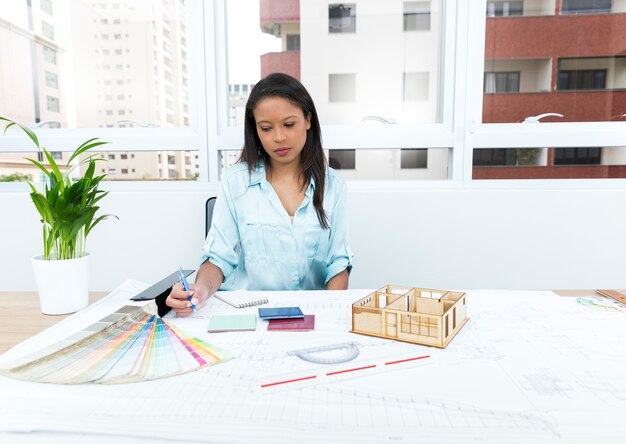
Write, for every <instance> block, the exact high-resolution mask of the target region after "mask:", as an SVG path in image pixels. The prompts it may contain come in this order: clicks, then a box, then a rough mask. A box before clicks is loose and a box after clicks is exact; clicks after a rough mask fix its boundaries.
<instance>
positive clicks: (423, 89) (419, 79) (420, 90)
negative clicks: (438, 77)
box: [402, 72, 430, 102]
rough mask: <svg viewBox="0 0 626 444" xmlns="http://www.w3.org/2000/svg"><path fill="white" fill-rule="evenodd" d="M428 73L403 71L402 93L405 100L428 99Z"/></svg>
mask: <svg viewBox="0 0 626 444" xmlns="http://www.w3.org/2000/svg"><path fill="white" fill-rule="evenodd" d="M429 78H430V75H429V73H427V72H405V73H403V81H402V87H403V94H404V101H405V102H418V101H426V100H428V96H429V94H428V90H429Z"/></svg>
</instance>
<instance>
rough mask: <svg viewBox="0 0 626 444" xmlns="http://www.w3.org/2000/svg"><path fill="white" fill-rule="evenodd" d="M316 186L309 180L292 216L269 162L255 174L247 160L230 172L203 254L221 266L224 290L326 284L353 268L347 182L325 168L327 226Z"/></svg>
mask: <svg viewBox="0 0 626 444" xmlns="http://www.w3.org/2000/svg"><path fill="white" fill-rule="evenodd" d="M314 189H315V183H314V181H313V179H311V183H310V184H309V187H308V188H307V190H306V192H305V195H304V200H303V201H302V204H301V205H300V207H299V208H298V210H297V211H296V212H295V214H294V217H293V221H292V220H291V218H290V217H289V215H288V214H287V211H286V210H285V208H284V207H283V205H282V203H281V202H280V199H279V198H278V195H277V194H276V192H275V191H274V188H273V187H272V185H271V184H270V183H269V182H268V181H267V179H266V176H265V166H264V165H261V166H260V167H259V168H258V169H256V170H254V171H253V172H252V175H250V174H248V167H247V165H246V164H245V163H239V164H236V165H235V166H233V167H231V168H229V169H228V170H227V171H226V172H225V173H224V175H223V177H222V182H221V185H220V189H219V191H218V194H217V200H216V202H215V208H214V210H213V219H212V224H211V229H210V230H209V233H208V235H207V238H206V241H205V244H204V254H203V256H202V260H201V262H204V261H205V260H207V259H208V260H209V261H211V263H213V264H214V265H216V266H218V267H219V268H220V269H221V270H222V273H223V274H224V283H223V284H222V286H221V289H222V290H238V289H247V290H321V289H324V288H326V283H327V282H328V281H329V280H330V279H331V278H332V277H333V276H335V275H336V274H338V273H340V272H342V271H343V270H345V269H346V268H347V269H350V268H351V267H352V252H351V251H350V246H349V243H348V241H349V239H348V221H347V218H346V213H347V208H346V194H347V190H346V184H345V182H344V181H343V180H342V179H341V177H340V176H339V175H338V174H337V173H336V172H335V171H334V170H332V169H330V168H329V169H328V170H327V172H326V186H325V190H324V210H325V211H326V215H327V216H328V220H329V226H330V229H328V230H324V229H323V228H322V226H321V225H320V223H319V220H318V218H317V212H316V211H315V206H314V205H313V191H314Z"/></svg>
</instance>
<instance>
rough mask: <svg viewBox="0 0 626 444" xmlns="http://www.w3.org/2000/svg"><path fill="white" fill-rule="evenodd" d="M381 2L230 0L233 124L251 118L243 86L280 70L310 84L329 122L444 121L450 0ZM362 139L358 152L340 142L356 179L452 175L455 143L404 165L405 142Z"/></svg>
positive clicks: (347, 173)
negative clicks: (445, 14) (378, 145)
mask: <svg viewBox="0 0 626 444" xmlns="http://www.w3.org/2000/svg"><path fill="white" fill-rule="evenodd" d="M375 3H376V7H375V8H373V7H371V5H370V6H369V7H368V5H367V3H358V2H353V3H328V2H326V3H325V2H317V1H306V2H305V1H298V0H260V1H257V0H244V1H241V0H228V2H227V14H228V36H229V38H228V58H229V73H228V74H229V92H230V101H229V109H228V112H229V115H228V122H229V125H230V126H243V121H244V120H243V116H244V108H245V103H246V99H247V96H248V95H247V94H243V93H242V92H241V89H239V90H237V89H236V86H237V85H250V86H252V85H254V84H255V83H256V82H258V81H259V79H261V78H263V77H265V76H267V75H268V74H271V73H273V72H285V73H287V74H290V75H292V76H294V77H296V78H298V79H299V80H300V81H301V82H302V83H303V84H304V86H305V87H306V88H307V90H308V91H309V92H310V93H311V96H312V97H313V100H314V101H315V106H316V109H317V112H318V115H319V118H320V122H321V123H322V125H355V126H360V125H370V124H373V125H386V124H395V123H397V124H416V123H417V124H421V123H439V122H441V103H442V97H441V91H440V89H441V88H440V86H441V50H442V45H441V40H442V28H443V24H442V1H441V0H433V1H430V2H429V1H407V2H399V3H398V2H375ZM259 25H260V29H261V32H259V31H258V30H259ZM295 36H298V42H299V44H298V45H296V44H295V43H294V41H295V38H296V37H295ZM295 48H299V50H296V49H295ZM354 148H357V147H345V151H349V152H350V153H354V157H353V158H351V159H350V160H348V159H344V158H343V157H342V158H341V159H339V157H340V156H341V155H340V152H341V151H343V150H335V149H333V150H330V154H329V160H330V161H331V162H332V164H333V165H336V161H337V162H338V161H339V160H341V161H343V163H344V164H346V162H348V163H347V165H349V166H350V168H349V169H346V167H345V166H344V167H342V169H340V170H339V171H340V173H341V174H342V175H343V176H344V177H345V178H346V179H354V180H371V179H373V180H379V179H380V180H386V179H447V178H448V172H447V168H448V150H446V149H443V150H424V154H420V156H424V155H425V156H426V157H427V159H428V165H429V167H428V168H426V167H421V166H420V167H417V168H412V167H411V168H402V167H401V159H402V152H401V150H400V149H388V150H386V149H380V150H371V149H356V150H354ZM410 155H411V154H404V156H410ZM350 156H352V154H350ZM221 159H222V161H223V163H224V164H226V163H227V162H225V160H224V159H225V155H224V154H223V153H222V156H221ZM420 159H421V160H420V162H422V163H420V162H418V163H417V164H419V165H422V164H423V159H422V158H420ZM416 161H417V160H416ZM407 162H408V161H407ZM413 163H415V162H413ZM352 164H353V165H354V166H352ZM339 165H341V162H339ZM352 168H353V169H352Z"/></svg>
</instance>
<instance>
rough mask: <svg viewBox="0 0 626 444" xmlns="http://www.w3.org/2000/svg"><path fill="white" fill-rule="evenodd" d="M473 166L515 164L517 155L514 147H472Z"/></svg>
mask: <svg viewBox="0 0 626 444" xmlns="http://www.w3.org/2000/svg"><path fill="white" fill-rule="evenodd" d="M472 163H473V165H474V166H515V165H516V164H517V156H516V155H515V150H514V149H510V150H509V149H505V148H494V149H480V148H479V149H474V153H473V162H472Z"/></svg>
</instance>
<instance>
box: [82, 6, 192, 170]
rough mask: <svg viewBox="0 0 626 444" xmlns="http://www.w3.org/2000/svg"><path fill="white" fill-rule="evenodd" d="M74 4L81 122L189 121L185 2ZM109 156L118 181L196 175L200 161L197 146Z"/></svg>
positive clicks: (113, 124) (178, 123) (99, 124)
mask: <svg viewBox="0 0 626 444" xmlns="http://www.w3.org/2000/svg"><path fill="white" fill-rule="evenodd" d="M71 10H72V17H71V26H72V40H73V42H74V45H75V46H74V60H75V62H74V72H75V79H76V94H77V97H78V100H77V102H76V110H77V120H78V126H80V127H107V128H113V127H118V128H125V127H161V128H163V127H183V126H189V97H188V94H189V80H188V61H187V32H186V9H185V2H184V1H174V0H159V1H156V0H150V1H146V0H125V1H120V0H72V8H71ZM194 148H196V147H189V149H190V150H192V149H194ZM103 157H105V158H106V159H107V160H108V161H107V162H106V163H104V162H103V163H101V164H100V165H99V166H100V168H101V171H100V172H101V173H107V174H108V179H111V180H159V179H187V180H188V179H195V178H196V177H197V174H198V167H199V166H198V156H197V154H196V152H195V151H171V152H156V151H141V152H133V153H119V152H116V153H112V152H111V153H104V154H103Z"/></svg>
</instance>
